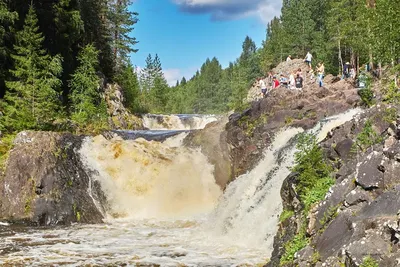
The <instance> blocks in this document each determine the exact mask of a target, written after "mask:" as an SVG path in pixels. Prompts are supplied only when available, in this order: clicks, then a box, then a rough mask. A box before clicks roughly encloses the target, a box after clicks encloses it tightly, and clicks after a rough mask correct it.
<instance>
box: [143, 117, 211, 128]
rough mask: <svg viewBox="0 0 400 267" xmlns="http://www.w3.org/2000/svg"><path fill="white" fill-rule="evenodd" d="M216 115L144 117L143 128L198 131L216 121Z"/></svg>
mask: <svg viewBox="0 0 400 267" xmlns="http://www.w3.org/2000/svg"><path fill="white" fill-rule="evenodd" d="M217 119H218V118H217V117H216V116H215V115H186V114H178V115H154V114H147V115H144V116H143V126H144V127H145V128H148V129H152V130H171V129H173V130H197V129H203V128H204V127H205V126H206V125H207V124H209V123H210V122H213V121H216V120H217Z"/></svg>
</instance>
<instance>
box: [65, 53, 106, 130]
mask: <svg viewBox="0 0 400 267" xmlns="http://www.w3.org/2000/svg"><path fill="white" fill-rule="evenodd" d="M97 57H98V51H97V50H96V49H95V47H94V46H93V45H87V46H86V47H85V48H83V50H82V51H81V52H80V54H79V56H78V60H79V63H80V65H79V67H78V68H77V70H76V71H75V73H74V74H73V75H72V79H71V81H70V87H71V91H72V93H71V102H72V105H71V114H72V115H71V118H72V120H73V121H74V122H75V123H76V124H77V125H78V126H79V128H80V129H85V130H88V131H96V130H100V129H102V128H104V127H105V125H106V124H107V108H106V104H105V101H104V99H103V97H102V96H101V92H100V91H99V89H100V79H99V77H98V76H97V74H96V67H97V65H98V59H97Z"/></svg>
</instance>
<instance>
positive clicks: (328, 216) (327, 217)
mask: <svg viewBox="0 0 400 267" xmlns="http://www.w3.org/2000/svg"><path fill="white" fill-rule="evenodd" d="M339 206H340V204H339V205H337V206H334V207H330V208H329V209H328V210H327V211H326V212H325V213H324V217H323V218H322V219H321V220H320V221H319V223H320V224H321V226H322V227H323V228H325V227H326V226H327V223H328V222H330V221H331V220H332V219H334V218H335V217H336V216H337V214H338V213H337V210H338V208H339Z"/></svg>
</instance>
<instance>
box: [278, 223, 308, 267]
mask: <svg viewBox="0 0 400 267" xmlns="http://www.w3.org/2000/svg"><path fill="white" fill-rule="evenodd" d="M308 242H309V240H308V238H307V237H306V231H305V230H304V229H302V230H300V232H299V233H298V234H297V235H295V236H294V238H293V239H292V240H290V241H288V242H287V243H286V244H285V245H284V249H285V253H284V254H283V255H282V257H281V259H280V262H279V265H280V266H283V265H285V264H289V263H293V261H294V255H295V254H296V252H298V251H299V250H301V249H303V248H304V247H306V246H307V245H308Z"/></svg>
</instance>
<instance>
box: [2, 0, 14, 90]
mask: <svg viewBox="0 0 400 267" xmlns="http://www.w3.org/2000/svg"><path fill="white" fill-rule="evenodd" d="M17 18H18V13H17V12H10V11H9V9H8V8H7V6H6V4H5V3H4V1H3V0H0V98H1V97H3V95H4V93H5V82H4V81H5V79H6V75H7V74H8V66H7V65H8V64H9V61H10V60H9V59H10V57H9V51H8V50H9V49H8V47H7V46H6V45H5V44H4V39H6V38H9V37H10V32H11V31H10V27H11V26H12V25H13V24H14V22H15V20H16V19H17Z"/></svg>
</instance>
